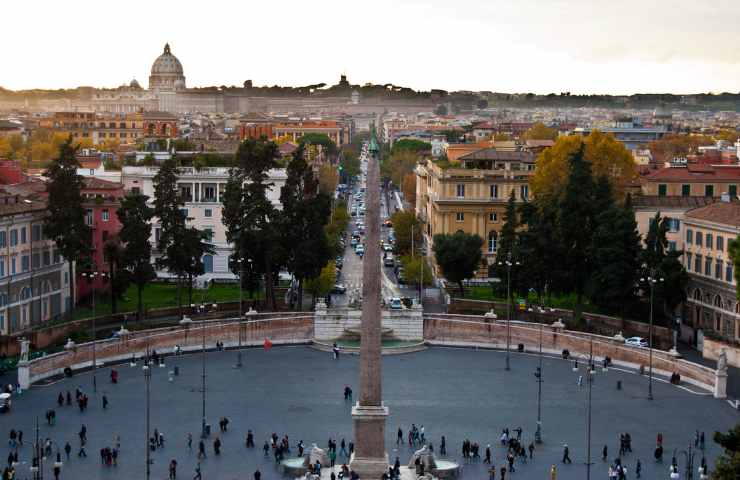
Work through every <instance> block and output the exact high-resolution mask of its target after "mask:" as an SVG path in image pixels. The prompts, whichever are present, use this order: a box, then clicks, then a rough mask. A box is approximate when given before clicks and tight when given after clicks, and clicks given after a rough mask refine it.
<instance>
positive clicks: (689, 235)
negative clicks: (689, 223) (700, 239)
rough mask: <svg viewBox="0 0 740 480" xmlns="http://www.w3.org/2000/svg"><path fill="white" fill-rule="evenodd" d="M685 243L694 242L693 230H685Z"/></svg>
mask: <svg viewBox="0 0 740 480" xmlns="http://www.w3.org/2000/svg"><path fill="white" fill-rule="evenodd" d="M686 243H688V244H692V243H694V231H693V230H686Z"/></svg>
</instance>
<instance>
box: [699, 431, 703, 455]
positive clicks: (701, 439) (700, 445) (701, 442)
mask: <svg viewBox="0 0 740 480" xmlns="http://www.w3.org/2000/svg"><path fill="white" fill-rule="evenodd" d="M699 448H700V449H701V451H702V452H703V451H704V432H701V435H699Z"/></svg>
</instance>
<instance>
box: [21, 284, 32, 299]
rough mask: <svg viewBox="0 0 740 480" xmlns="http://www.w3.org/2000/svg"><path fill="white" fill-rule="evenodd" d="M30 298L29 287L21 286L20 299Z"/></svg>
mask: <svg viewBox="0 0 740 480" xmlns="http://www.w3.org/2000/svg"><path fill="white" fill-rule="evenodd" d="M29 298H31V289H30V288H28V287H23V289H22V290H21V301H23V300H28V299H29Z"/></svg>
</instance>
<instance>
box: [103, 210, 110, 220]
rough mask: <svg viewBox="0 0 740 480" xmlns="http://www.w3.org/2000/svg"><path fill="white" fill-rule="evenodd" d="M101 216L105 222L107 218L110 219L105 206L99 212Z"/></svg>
mask: <svg viewBox="0 0 740 480" xmlns="http://www.w3.org/2000/svg"><path fill="white" fill-rule="evenodd" d="M101 218H102V219H103V221H104V222H107V221H108V220H110V212H109V211H108V209H107V208H106V209H103V212H102V213H101Z"/></svg>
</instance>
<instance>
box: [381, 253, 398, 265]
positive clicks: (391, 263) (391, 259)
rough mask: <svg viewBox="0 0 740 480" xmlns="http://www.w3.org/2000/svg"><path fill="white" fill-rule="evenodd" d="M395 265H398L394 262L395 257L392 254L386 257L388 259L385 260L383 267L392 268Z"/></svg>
mask: <svg viewBox="0 0 740 480" xmlns="http://www.w3.org/2000/svg"><path fill="white" fill-rule="evenodd" d="M395 264H396V263H395V261H394V260H393V255H391V254H390V253H389V254H388V255H386V257H385V258H384V259H383V265H385V266H386V267H392V266H394V265H395Z"/></svg>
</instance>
